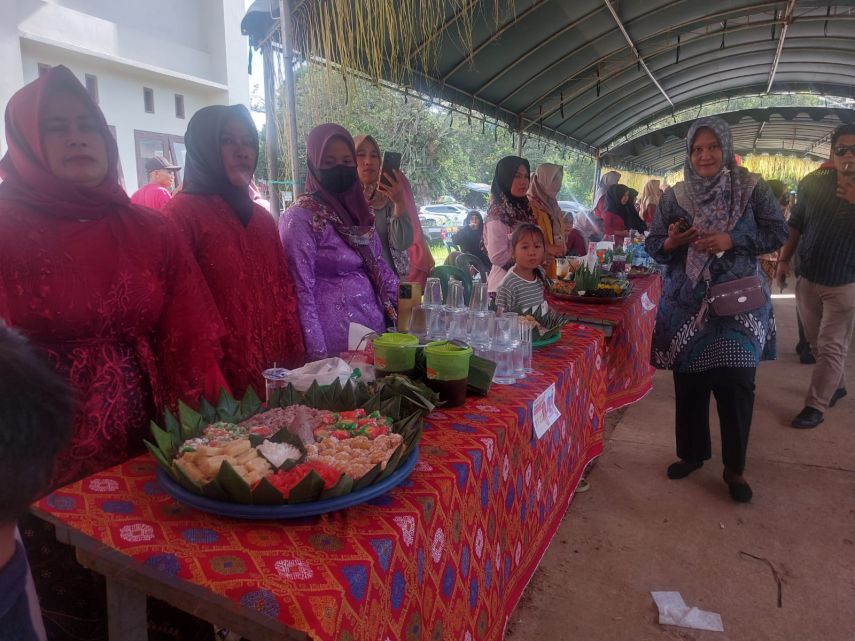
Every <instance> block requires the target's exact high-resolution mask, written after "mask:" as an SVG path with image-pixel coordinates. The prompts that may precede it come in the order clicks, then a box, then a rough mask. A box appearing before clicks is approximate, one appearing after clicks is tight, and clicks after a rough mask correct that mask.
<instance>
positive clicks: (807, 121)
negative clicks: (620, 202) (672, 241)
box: [602, 107, 855, 174]
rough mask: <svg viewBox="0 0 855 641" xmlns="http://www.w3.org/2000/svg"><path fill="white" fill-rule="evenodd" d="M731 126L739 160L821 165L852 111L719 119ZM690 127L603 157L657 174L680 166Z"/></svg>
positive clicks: (769, 112)
mask: <svg viewBox="0 0 855 641" xmlns="http://www.w3.org/2000/svg"><path fill="white" fill-rule="evenodd" d="M719 117H721V118H723V119H724V120H726V121H727V122H728V124H730V130H731V133H732V134H733V146H734V149H735V151H736V153H739V154H750V153H755V154H766V153H768V154H788V155H793V154H795V155H800V156H810V157H811V158H813V159H816V160H826V159H828V157H829V155H830V153H831V147H830V137H831V132H832V131H834V129H835V128H837V127H838V126H840V125H842V124H852V123H855V110H853V109H832V108H828V107H770V108H766V109H745V110H741V111H732V112H728V113H724V114H720V116H719ZM691 124H692V122H691V121H688V122H681V123H678V124H676V125H671V126H669V127H665V128H663V129H658V130H656V131H652V132H651V133H648V134H644V135H642V136H639V137H638V138H635V139H633V140H630V141H628V142H625V143H623V144H621V145H618V146H617V147H613V148H612V149H610V150H609V151H608V152H605V153H604V154H603V155H602V161H603V163H604V164H606V165H608V166H611V167H621V166H625V167H630V168H644V169H645V170H647V171H649V172H650V173H655V174H661V173H665V172H668V171H672V170H674V169H676V168H678V167H680V166H682V164H683V161H684V160H685V158H686V135H687V134H688V132H689V127H690V126H691Z"/></svg>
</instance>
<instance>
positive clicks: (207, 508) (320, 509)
mask: <svg viewBox="0 0 855 641" xmlns="http://www.w3.org/2000/svg"><path fill="white" fill-rule="evenodd" d="M418 460H419V448H418V447H416V448H415V449H414V450H413V452H412V453H411V454H410V456H409V457H407V459H406V460H405V461H404V462H403V463H402V464H401V465H400V467H398V469H397V470H395V471H394V472H392V474H390V475H389V476H387V477H386V478H385V479H383V480H382V481H380V482H379V483H374V484H373V485H369V486H368V487H366V488H363V489H361V490H357V491H356V492H351V493H350V494H345V495H344V496H338V497H336V498H334V499H325V500H323V501H313V502H311V503H298V504H296V505H244V504H242V503H227V502H225V501H216V500H214V499H209V498H208V497H206V496H200V495H199V494H194V493H193V492H190V491H188V490H185V489H184V488H183V487H181V486H180V485H178V483H176V482H175V481H173V480H172V479H171V478H170V477H169V475H168V474H167V473H166V472H164V471H163V469H162V468H161V467H160V466H159V465H158V466H157V471H156V475H157V480H158V481H159V482H160V484H161V486H162V487H163V489H164V490H166V493H167V494H169V496H171V497H172V498H174V499H175V500H176V501H178V502H180V503H184V504H185V505H189V506H190V507H193V508H196V509H197V510H201V511H203V512H209V513H211V514H216V515H218V516H228V517H231V518H234V519H249V520H255V521H275V520H279V519H300V518H305V517H307V516H317V515H318V514H326V513H327V512H335V511H337V510H343V509H345V508H348V507H352V506H354V505H359V504H360V503H365V502H366V501H370V500H371V499H373V498H376V497H378V496H380V495H381V494H385V493H386V492H388V491H389V490H391V489H393V488H395V487H397V486H398V485H400V484H401V483H402V482H403V481H404V479H406V478H407V477H408V476H409V475H410V472H412V471H413V468H414V467H415V466H416V462H418Z"/></svg>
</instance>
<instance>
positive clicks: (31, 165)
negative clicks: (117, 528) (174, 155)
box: [0, 67, 225, 641]
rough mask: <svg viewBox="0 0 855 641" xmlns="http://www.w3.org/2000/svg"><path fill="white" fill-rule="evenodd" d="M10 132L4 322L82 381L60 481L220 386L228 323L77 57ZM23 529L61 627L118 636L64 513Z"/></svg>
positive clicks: (55, 73)
mask: <svg viewBox="0 0 855 641" xmlns="http://www.w3.org/2000/svg"><path fill="white" fill-rule="evenodd" d="M6 138H7V142H8V152H7V153H6V155H5V156H4V157H3V159H2V160H0V177H2V179H3V182H2V184H0V321H2V322H5V323H7V324H8V325H11V326H13V327H15V328H16V329H18V330H19V331H20V332H21V333H23V334H25V335H26V336H27V338H28V339H29V340H30V341H31V343H32V344H33V345H35V346H36V347H37V348H38V349H40V350H41V351H42V352H43V353H44V354H45V355H46V356H47V357H48V359H49V360H50V362H51V363H52V364H53V366H54V367H55V368H56V370H57V371H58V372H59V373H60V374H61V375H63V376H64V377H66V378H67V379H68V381H69V382H70V384H71V386H72V388H73V390H74V410H75V413H74V420H73V429H72V436H71V441H70V443H69V444H68V445H67V447H66V448H65V449H64V450H63V451H62V452H61V453H60V455H59V457H58V458H57V461H56V467H55V470H54V474H53V480H52V486H53V487H57V486H61V485H64V484H66V483H69V482H71V481H74V480H76V479H79V478H81V477H84V476H87V475H89V474H92V473H94V472H97V471H100V470H103V469H105V468H108V467H111V466H113V465H115V464H118V463H121V462H123V461H125V460H127V459H128V458H130V457H132V456H134V455H136V454H138V453H141V452H142V451H143V438H146V437H148V434H149V432H148V426H149V421H150V420H151V419H152V418H154V417H155V415H156V414H157V413H158V412H159V410H160V408H162V407H163V406H172V405H174V404H175V403H176V402H177V400H178V399H182V398H183V399H184V400H186V401H188V402H190V403H194V404H195V402H196V400H197V398H198V396H200V395H202V394H204V395H205V396H207V397H209V398H212V399H214V398H216V395H217V394H218V393H219V390H220V387H221V386H223V385H225V380H224V379H223V375H222V373H221V372H220V368H219V366H218V359H219V357H220V355H221V349H220V343H219V339H220V336H221V335H222V334H223V332H224V329H223V326H222V324H221V322H220V320H219V315H218V314H217V310H216V308H215V307H214V302H213V300H211V297H210V294H209V292H208V288H207V286H206V285H205V281H204V279H203V278H202V275H201V273H200V272H199V268H198V266H197V265H196V263H195V261H194V260H193V257H192V256H191V255H190V252H189V251H187V247H186V245H185V243H184V242H183V241H182V240H181V238H180V237H179V235H178V233H177V231H176V230H175V228H174V227H173V226H172V225H171V224H169V223H168V222H167V221H165V220H164V219H163V218H162V217H160V216H159V215H158V214H156V213H154V212H152V211H151V210H148V209H145V208H143V207H139V206H136V205H132V204H131V203H130V201H129V199H128V196H127V194H125V192H124V191H123V190H122V188H121V187H120V185H119V182H118V173H117V164H118V149H117V148H116V143H115V141H114V140H113V137H112V136H111V135H110V132H109V130H108V129H107V123H106V121H105V120H104V116H103V114H102V113H101V111H100V110H99V109H98V107H97V105H95V103H94V102H93V101H92V99H91V98H90V97H89V94H88V93H87V91H86V89H85V88H84V87H83V86H82V85H81V84H80V83H79V82H78V81H77V79H76V78H75V77H74V75H73V74H72V73H71V72H70V71H69V70H68V69H66V68H65V67H54V68H53V69H51V70H49V71H48V72H47V73H46V74H45V75H43V76H42V77H41V78H39V79H38V80H36V81H34V82H32V83H30V84H29V85H27V86H25V87H24V88H23V89H21V90H20V91H18V92H17V93H16V94H15V95H14V96H13V97H12V99H11V100H10V101H9V104H8V106H7V108H6ZM44 400H45V403H50V402H51V399H50V398H45V399H44ZM2 402H8V399H3V401H2ZM21 532H22V534H23V535H24V539H25V541H26V547H27V551H28V555H29V557H30V566H31V567H32V570H33V576H34V578H35V581H36V585H37V586H38V589H39V595H40V600H41V603H42V607H43V609H44V612H45V625H46V627H47V630H48V636H49V638H51V639H53V640H55V641H56V640H58V641H64V640H66V639H82V638H92V639H94V638H106V636H107V626H106V600H105V596H104V588H103V580H99V579H98V578H97V577H96V576H95V575H94V574H92V573H91V572H89V571H88V570H84V569H83V568H81V567H80V566H79V565H78V564H77V562H76V560H75V557H74V550H73V548H71V547H70V546H66V545H62V544H60V543H59V542H58V541H57V540H56V534H55V532H54V530H53V526H52V525H50V524H48V523H46V522H44V521H41V520H40V519H38V518H36V517H34V516H33V517H30V518H29V519H26V520H25V521H22V526H21ZM151 638H155V637H151Z"/></svg>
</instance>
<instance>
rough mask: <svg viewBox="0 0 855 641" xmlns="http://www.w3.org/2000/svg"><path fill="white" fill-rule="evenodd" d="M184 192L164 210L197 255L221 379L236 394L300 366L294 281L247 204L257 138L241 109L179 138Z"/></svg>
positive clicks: (200, 121)
mask: <svg viewBox="0 0 855 641" xmlns="http://www.w3.org/2000/svg"><path fill="white" fill-rule="evenodd" d="M184 143H185V144H186V145H187V158H186V160H185V169H184V189H183V190H182V192H181V193H180V194H178V195H176V196H175V197H174V198H173V199H172V200H171V201H169V203H168V204H167V205H166V207H164V209H163V215H164V216H166V217H167V218H169V219H171V220H173V221H174V222H175V223H176V224H177V225H178V227H179V229H180V231H181V233H182V234H183V236H184V237H185V239H186V240H187V241H188V242H189V243H190V247H191V249H192V251H193V253H194V254H195V256H196V260H197V261H198V263H199V266H200V267H201V268H202V272H203V273H204V275H205V279H206V280H207V281H208V286H209V287H210V290H211V293H212V294H213V296H214V300H215V301H216V304H217V308H218V309H219V310H220V316H221V318H222V319H223V322H224V323H225V326H226V329H227V333H226V336H225V337H224V338H223V352H224V357H223V373H224V374H225V376H226V380H227V381H228V383H229V385H230V386H231V388H232V391H233V392H234V393H235V394H238V395H242V394H243V393H244V391H245V390H246V389H247V388H248V387H249V386H250V385H252V386H253V387H254V388H255V391H256V393H258V394H259V395H263V394H264V379H263V377H262V375H261V372H262V371H263V370H265V369H267V368H268V367H273V366H274V364H275V365H278V366H280V367H287V368H294V367H299V366H301V365H303V363H304V360H305V350H304V349H303V331H302V329H301V327H300V320H299V316H298V313H297V297H296V294H295V292H294V281H293V280H292V278H291V274H290V272H289V270H288V263H287V260H286V257H285V252H284V251H283V249H282V246H281V244H280V243H279V235H278V233H277V232H276V225H275V223H274V222H273V218H272V217H271V216H270V214H269V213H268V212H267V211H265V210H264V209H263V208H262V207H261V206H259V205H256V204H255V203H253V201H252V199H251V198H250V195H249V183H250V181H251V180H252V174H253V172H254V171H255V166H256V163H257V161H258V132H257V131H256V130H255V126H254V124H253V122H252V118H251V117H250V115H249V111H248V110H247V109H246V107H244V106H243V105H233V106H231V107H226V106H224V105H215V106H212V107H205V108H204V109H200V110H199V111H197V112H196V113H195V114H194V115H193V117H192V118H191V119H190V122H189V123H188V125H187V134H186V135H185V137H184Z"/></svg>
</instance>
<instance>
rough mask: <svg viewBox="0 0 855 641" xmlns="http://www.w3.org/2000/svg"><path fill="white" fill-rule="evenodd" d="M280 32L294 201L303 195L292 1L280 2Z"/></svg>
mask: <svg viewBox="0 0 855 641" xmlns="http://www.w3.org/2000/svg"><path fill="white" fill-rule="evenodd" d="M279 32H280V37H281V42H282V56H283V58H284V61H285V115H286V117H287V119H288V121H287V127H286V129H287V131H288V152H289V156H290V158H291V180H292V185H291V193H292V194H293V195H294V200H296V199H297V196H299V195H300V194H301V193H303V186H302V185H301V184H300V180H299V177H300V159H299V156H298V155H297V92H296V90H295V86H294V24H293V20H292V16H291V0H279Z"/></svg>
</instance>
